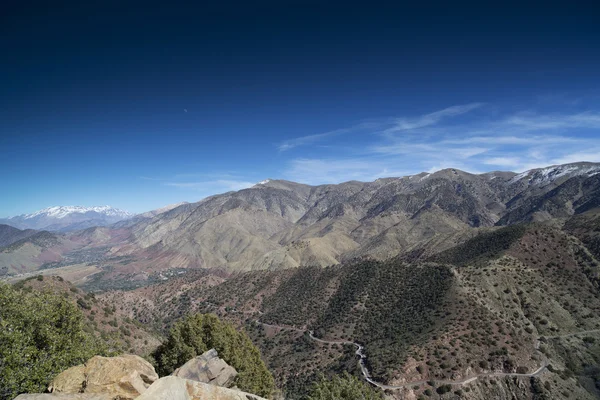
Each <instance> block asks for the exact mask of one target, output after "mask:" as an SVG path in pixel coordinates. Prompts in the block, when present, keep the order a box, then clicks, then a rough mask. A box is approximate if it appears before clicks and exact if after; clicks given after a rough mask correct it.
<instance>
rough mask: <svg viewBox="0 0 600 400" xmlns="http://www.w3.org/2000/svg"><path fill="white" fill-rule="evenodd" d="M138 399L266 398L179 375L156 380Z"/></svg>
mask: <svg viewBox="0 0 600 400" xmlns="http://www.w3.org/2000/svg"><path fill="white" fill-rule="evenodd" d="M136 400H265V399H264V398H262V397H258V396H255V395H253V394H250V393H245V392H240V391H239V390H233V389H227V388H223V387H219V386H214V385H210V384H206V383H202V382H195V381H190V380H188V379H183V378H179V377H177V376H167V377H164V378H161V379H159V380H157V381H156V382H154V383H153V384H152V385H151V386H150V387H149V388H148V390H146V391H145V392H144V393H143V394H142V395H141V396H140V397H138V398H137V399H136Z"/></svg>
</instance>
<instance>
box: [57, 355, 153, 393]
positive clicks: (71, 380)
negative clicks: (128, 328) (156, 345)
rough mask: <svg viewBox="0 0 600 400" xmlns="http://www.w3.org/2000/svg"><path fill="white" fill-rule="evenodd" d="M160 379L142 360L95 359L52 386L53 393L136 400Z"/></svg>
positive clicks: (131, 358) (72, 368)
mask: <svg viewBox="0 0 600 400" xmlns="http://www.w3.org/2000/svg"><path fill="white" fill-rule="evenodd" d="M157 379H158V375H157V373H156V372H155V371H154V367H152V365H151V364H150V363H149V362H148V361H146V360H144V359H143V358H141V357H138V356H134V355H123V356H119V357H100V356H95V357H92V358H91V359H89V360H88V361H87V362H86V363H85V364H82V365H77V366H75V367H71V368H69V369H67V370H65V371H63V372H62V373H60V374H59V375H58V376H57V377H56V378H54V380H53V381H52V383H51V384H50V386H49V388H48V391H49V392H51V393H85V394H108V395H110V396H112V397H113V398H115V397H118V398H119V399H120V400H126V399H135V398H136V397H138V396H139V395H140V394H142V393H143V392H144V391H145V390H146V389H147V388H148V387H149V386H150V385H151V384H152V383H153V382H154V381H156V380H157Z"/></svg>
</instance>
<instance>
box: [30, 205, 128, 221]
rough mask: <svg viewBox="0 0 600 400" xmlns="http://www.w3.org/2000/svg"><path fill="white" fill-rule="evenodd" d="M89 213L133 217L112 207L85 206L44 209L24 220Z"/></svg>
mask: <svg viewBox="0 0 600 400" xmlns="http://www.w3.org/2000/svg"><path fill="white" fill-rule="evenodd" d="M88 212H95V213H98V214H103V215H105V216H107V217H122V218H128V217H131V216H132V214H130V213H129V212H127V211H124V210H120V209H118V208H114V207H111V206H97V207H83V206H55V207H48V208H44V209H43V210H39V211H36V212H34V213H32V214H25V215H23V219H31V218H35V217H38V216H46V217H52V218H58V219H61V218H65V217H67V216H68V215H71V214H85V213H88Z"/></svg>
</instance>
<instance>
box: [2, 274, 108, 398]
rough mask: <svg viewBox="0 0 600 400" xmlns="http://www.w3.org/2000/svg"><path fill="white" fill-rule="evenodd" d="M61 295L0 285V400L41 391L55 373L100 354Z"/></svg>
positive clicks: (99, 347) (77, 314) (77, 312)
mask: <svg viewBox="0 0 600 400" xmlns="http://www.w3.org/2000/svg"><path fill="white" fill-rule="evenodd" d="M83 327H84V325H83V314H82V313H81V311H80V310H79V309H78V308H77V306H76V305H75V304H73V303H71V302H70V301H68V300H67V299H65V298H64V297H61V296H59V295H56V294H52V293H49V292H38V291H27V290H24V289H16V288H14V287H12V286H9V285H6V284H3V283H0V399H2V400H4V399H12V398H14V397H15V396H16V395H17V394H19V393H26V392H33V393H36V392H38V393H39V392H43V391H44V390H45V389H46V387H47V385H48V384H49V383H50V381H51V380H52V379H53V378H54V376H55V375H57V374H58V373H60V372H62V371H63V370H65V369H67V368H69V367H72V366H74V365H77V364H81V363H83V362H85V361H86V360H87V359H89V358H90V357H92V356H94V355H97V354H104V348H103V346H102V345H101V344H100V343H99V342H98V341H97V340H96V338H94V337H93V336H92V335H90V334H88V333H86V332H84V330H83Z"/></svg>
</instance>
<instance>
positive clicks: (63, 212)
mask: <svg viewBox="0 0 600 400" xmlns="http://www.w3.org/2000/svg"><path fill="white" fill-rule="evenodd" d="M132 216H133V214H130V213H128V212H127V211H123V210H119V209H118V208H113V207H110V206H100V207H81V206H58V207H49V208H45V209H43V210H40V211H36V212H34V213H32V214H23V215H19V216H16V217H12V218H6V219H0V223H2V224H7V225H11V226H13V227H16V228H19V229H45V230H51V231H63V232H66V231H74V230H79V229H85V228H89V227H92V226H105V225H110V224H113V223H115V222H118V221H121V220H124V219H128V218H131V217H132Z"/></svg>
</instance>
